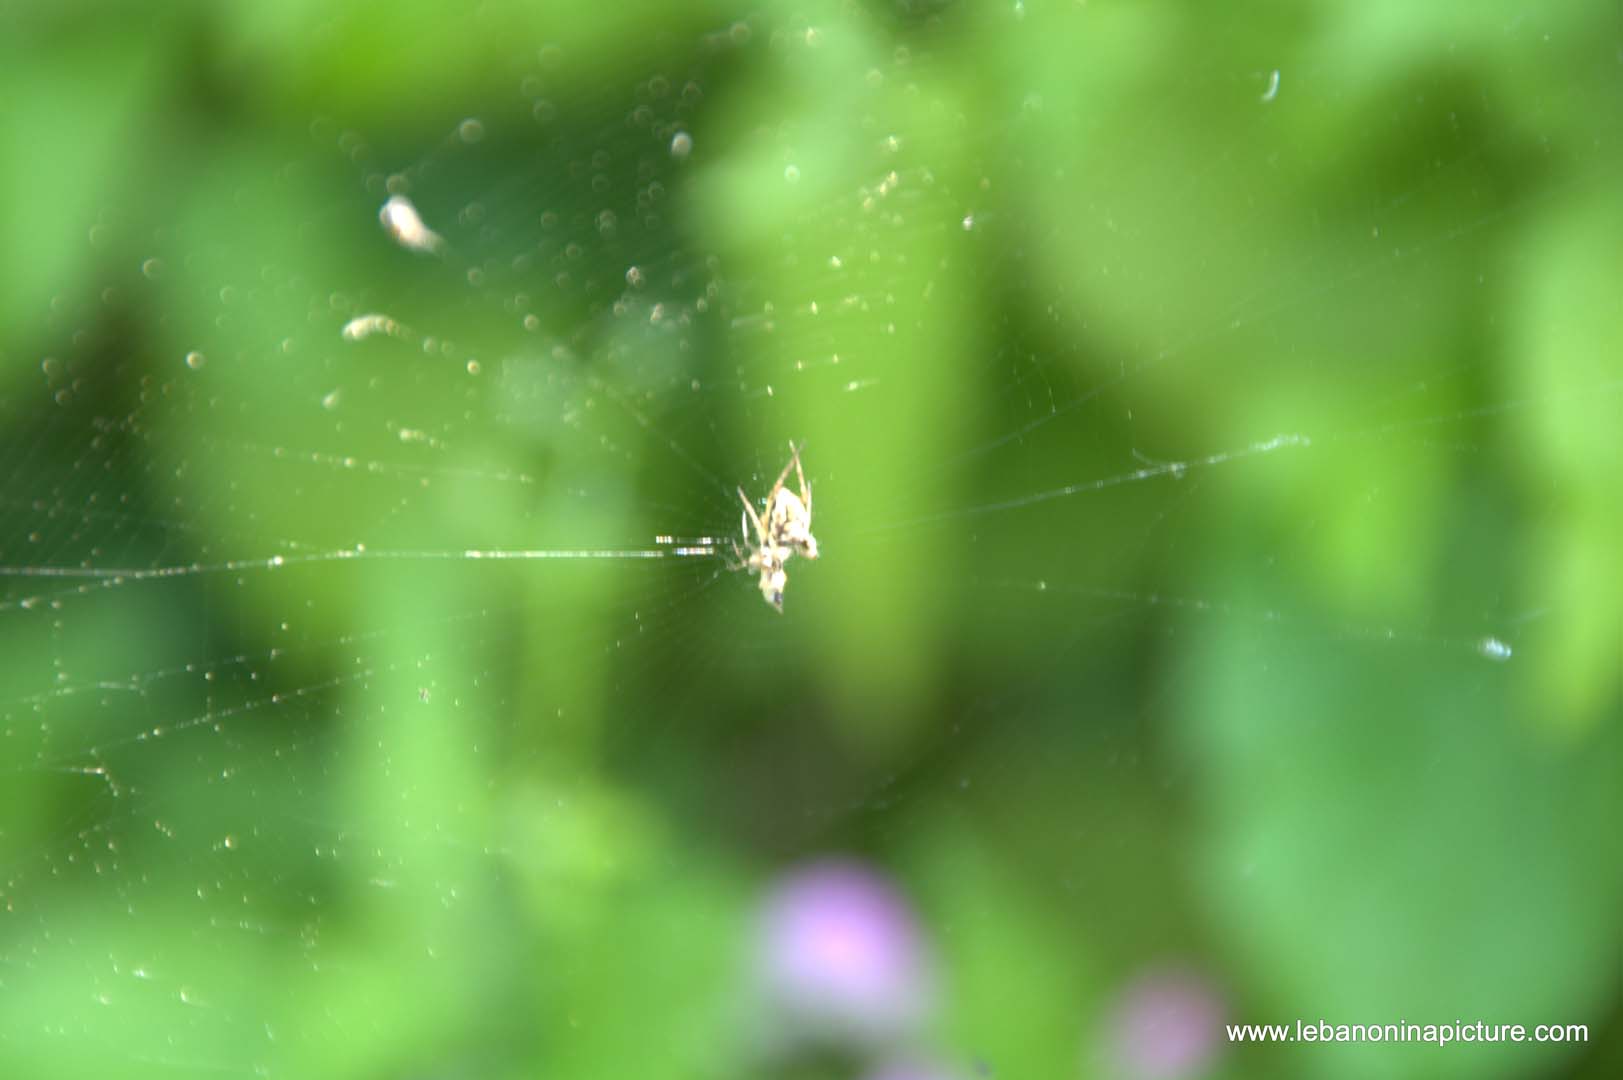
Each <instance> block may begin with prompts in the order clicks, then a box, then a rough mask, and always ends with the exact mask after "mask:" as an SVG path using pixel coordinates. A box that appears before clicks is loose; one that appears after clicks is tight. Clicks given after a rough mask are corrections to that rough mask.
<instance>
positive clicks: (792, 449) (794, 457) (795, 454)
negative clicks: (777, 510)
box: [766, 443, 800, 506]
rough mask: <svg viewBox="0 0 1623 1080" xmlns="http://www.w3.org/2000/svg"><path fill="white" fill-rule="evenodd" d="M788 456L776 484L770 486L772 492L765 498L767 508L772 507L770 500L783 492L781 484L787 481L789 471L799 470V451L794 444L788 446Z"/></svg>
mask: <svg viewBox="0 0 1623 1080" xmlns="http://www.w3.org/2000/svg"><path fill="white" fill-rule="evenodd" d="M789 454H790V457H789V464H787V465H785V466H784V467H783V471H782V472H781V473H779V474H778V480H777V483H775V484H773V485H772V492H771V494H769V495H768V496H767V497H766V502H767V505H768V506H771V505H772V500H773V498H774V497H776V496H777V494H778V492H780V491H782V490H783V482H784V481H785V480H787V479H789V470H790V469H798V468H800V450H799V449H798V448H796V446H795V444H794V443H790V444H789Z"/></svg>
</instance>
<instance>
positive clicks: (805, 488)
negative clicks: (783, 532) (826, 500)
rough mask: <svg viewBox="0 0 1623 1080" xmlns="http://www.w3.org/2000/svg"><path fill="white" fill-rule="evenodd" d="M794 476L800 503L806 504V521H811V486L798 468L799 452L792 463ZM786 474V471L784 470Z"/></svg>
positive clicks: (804, 474)
mask: <svg viewBox="0 0 1623 1080" xmlns="http://www.w3.org/2000/svg"><path fill="white" fill-rule="evenodd" d="M793 465H794V467H795V476H796V478H798V479H799V480H800V501H801V502H803V503H805V504H806V520H807V521H808V522H810V521H811V485H810V484H808V483H806V473H805V471H804V470H802V469H801V467H800V451H799V450H796V451H795V459H794V462H793ZM785 472H787V470H785Z"/></svg>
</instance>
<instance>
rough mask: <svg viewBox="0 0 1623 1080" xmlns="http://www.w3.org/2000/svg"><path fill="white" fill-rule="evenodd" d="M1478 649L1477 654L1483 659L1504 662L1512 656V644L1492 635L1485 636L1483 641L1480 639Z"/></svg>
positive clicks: (1477, 644)
mask: <svg viewBox="0 0 1623 1080" xmlns="http://www.w3.org/2000/svg"><path fill="white" fill-rule="evenodd" d="M1476 651H1477V654H1478V655H1479V656H1481V657H1482V658H1483V659H1486V660H1492V661H1494V662H1496V663H1504V662H1505V661H1506V660H1509V659H1510V657H1511V648H1510V646H1509V645H1507V644H1506V643H1505V642H1503V641H1500V640H1499V639H1498V638H1496V637H1491V636H1490V637H1485V638H1483V639H1482V640H1481V641H1478V642H1477V643H1476Z"/></svg>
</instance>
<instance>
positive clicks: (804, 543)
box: [732, 443, 817, 612]
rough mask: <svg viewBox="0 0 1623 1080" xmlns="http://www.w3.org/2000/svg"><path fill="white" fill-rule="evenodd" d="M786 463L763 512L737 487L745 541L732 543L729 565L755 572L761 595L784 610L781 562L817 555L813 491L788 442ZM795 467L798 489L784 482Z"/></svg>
mask: <svg viewBox="0 0 1623 1080" xmlns="http://www.w3.org/2000/svg"><path fill="white" fill-rule="evenodd" d="M789 453H790V457H789V464H787V465H785V466H784V467H783V471H782V472H781V473H779V474H778V479H777V482H776V483H774V484H773V485H772V490H771V491H769V492H767V496H766V514H765V515H764V516H763V515H761V514H758V513H756V512H755V506H754V505H753V504H752V503H751V502H750V500H749V496H748V495H745V494H744V489H743V488H739V489H738V498H739V501H740V502H742V503H743V504H744V513H745V514H746V515H748V518H747V520H746V521H745V522H744V530H743V531H744V542H743V543H742V544H739V543H736V542H735V543H734V544H733V562H732V569H734V570H748V571H750V573H752V574H756V575H758V581H757V585H758V587H759V588H760V590H761V597H762V599H764V600H765V601H766V602H767V603H769V604H771V605H772V606H773V607H774V608H776V609H777V610H778V611H780V612H781V611H782V610H783V590H784V586H786V585H787V584H788V583H789V575H788V572H787V571H786V570H785V568H784V564H786V563H787V562H788V561H789V558H790V556H793V555H799V556H801V557H802V558H806V559H815V558H817V538H816V537H815V536H813V535H812V531H811V514H812V492H811V485H810V484H808V483H807V482H806V474H805V472H804V471H803V470H802V469H801V467H800V450H799V448H798V447H796V446H795V445H794V444H793V443H790V444H789ZM790 469H793V470H794V471H795V477H796V479H798V480H799V481H800V491H799V493H796V492H793V491H790V490H789V489H788V488H786V487H784V486H783V482H784V481H785V480H787V479H789V470H790ZM751 525H753V526H754V527H755V539H754V542H753V543H752V542H751V540H750V526H751Z"/></svg>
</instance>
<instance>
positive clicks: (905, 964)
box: [755, 861, 933, 1045]
mask: <svg viewBox="0 0 1623 1080" xmlns="http://www.w3.org/2000/svg"><path fill="white" fill-rule="evenodd" d="M755 955H756V965H757V977H758V979H759V982H760V987H761V991H762V994H763V997H764V999H765V1002H766V1005H767V1007H768V1008H769V1009H770V1010H771V1011H772V1013H773V1014H774V1016H775V1018H776V1019H778V1020H779V1021H781V1022H783V1023H784V1024H786V1025H787V1026H788V1027H789V1028H790V1029H791V1032H790V1033H791V1034H795V1035H802V1036H810V1037H814V1038H828V1039H834V1040H837V1041H842V1042H850V1043H857V1044H862V1045H874V1044H879V1043H885V1042H891V1041H895V1040H898V1039H902V1038H905V1037H907V1036H908V1035H911V1034H913V1033H914V1032H916V1031H917V1030H918V1028H919V1026H920V1025H921V1024H922V1023H923V1021H924V1019H925V1017H926V1016H927V1014H928V1013H929V1010H930V1004H931V998H932V996H933V992H932V991H933V980H932V978H931V974H930V971H929V968H930V963H929V958H928V957H927V955H926V948H925V945H924V942H923V940H922V938H921V934H920V931H919V927H918V922H917V920H916V919H915V917H914V915H913V912H912V910H911V909H910V908H909V907H908V905H907V903H906V901H904V900H903V899H902V897H901V896H900V895H898V894H897V892H896V891H895V890H894V889H893V888H891V886H890V885H889V884H888V883H887V882H886V881H885V880H884V879H883V878H881V877H880V876H879V875H877V874H875V873H874V872H873V871H871V870H869V869H867V868H865V867H863V866H862V865H860V864H858V863H855V862H847V861H829V862H821V863H814V864H812V865H810V866H807V867H804V868H802V869H800V870H797V871H795V872H793V873H791V874H789V875H788V876H786V877H785V878H783V879H782V880H781V881H780V882H779V883H778V885H777V886H776V887H775V888H774V889H773V890H772V892H771V894H770V895H769V896H768V897H767V899H766V901H765V903H764V905H763V910H762V914H761V922H760V935H759V938H758V941H757V944H756V950H755Z"/></svg>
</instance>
